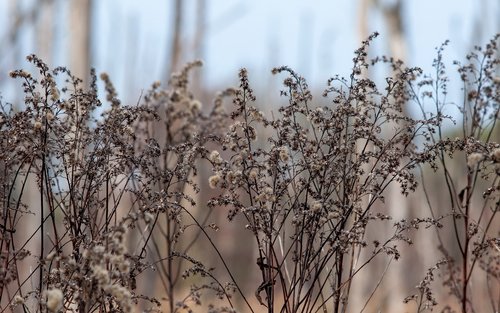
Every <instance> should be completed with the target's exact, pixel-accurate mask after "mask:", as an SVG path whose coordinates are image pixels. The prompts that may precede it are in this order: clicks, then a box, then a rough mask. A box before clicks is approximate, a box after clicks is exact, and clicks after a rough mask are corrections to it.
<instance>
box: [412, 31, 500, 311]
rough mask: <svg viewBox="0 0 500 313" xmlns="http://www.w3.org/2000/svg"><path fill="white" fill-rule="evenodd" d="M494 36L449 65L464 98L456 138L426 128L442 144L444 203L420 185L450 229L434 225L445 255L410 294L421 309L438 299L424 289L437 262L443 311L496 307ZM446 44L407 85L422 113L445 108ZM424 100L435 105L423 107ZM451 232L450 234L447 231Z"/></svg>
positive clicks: (499, 244)
mask: <svg viewBox="0 0 500 313" xmlns="http://www.w3.org/2000/svg"><path fill="white" fill-rule="evenodd" d="M499 40H500V34H499V35H496V36H495V37H494V38H493V39H492V40H491V41H490V42H489V43H488V44H487V45H486V47H485V48H482V47H475V50H474V52H472V53H470V54H469V55H468V56H467V63H466V64H465V65H462V64H460V63H459V62H455V63H454V64H455V65H456V66H457V68H458V74H459V75H460V78H461V81H462V91H463V102H462V103H461V104H460V105H457V107H458V109H459V111H460V113H461V115H460V117H461V121H460V122H461V127H460V129H459V131H457V133H456V134H455V135H456V136H455V137H454V138H449V135H447V134H446V133H447V131H446V130H445V129H443V126H442V124H439V125H436V126H435V127H433V128H430V132H429V134H430V135H431V137H430V141H431V142H432V144H433V145H437V146H438V147H439V148H438V149H437V150H435V153H436V154H435V155H434V156H433V158H432V162H430V164H431V165H432V168H433V169H434V170H435V171H436V172H437V173H438V174H439V176H440V177H441V178H442V179H441V180H439V184H441V185H442V186H443V187H442V193H443V194H442V197H446V201H444V202H440V203H439V204H437V203H436V202H435V201H433V200H435V195H432V193H431V192H430V190H429V188H425V187H426V184H424V191H425V194H426V199H427V204H428V207H429V210H430V213H431V215H432V216H433V217H434V218H436V219H439V220H440V223H443V224H445V223H446V225H447V227H445V228H443V229H437V238H438V242H439V247H438V248H439V251H440V253H441V254H442V257H443V259H442V260H441V261H439V262H438V263H437V264H436V266H435V267H434V268H433V269H431V270H429V274H428V275H427V276H426V279H424V281H423V282H422V283H421V284H420V285H419V290H420V295H416V296H414V299H418V303H419V305H418V312H421V311H424V310H426V309H432V308H433V307H434V306H436V305H437V301H436V298H435V296H434V294H433V293H432V291H431V289H430V288H429V286H430V283H431V282H432V281H433V280H434V277H433V275H430V274H431V272H432V271H433V270H434V269H437V268H440V269H441V270H442V271H441V273H442V275H441V277H442V283H443V286H444V287H445V288H446V289H447V290H448V292H449V294H450V295H451V296H452V297H454V298H455V300H456V301H457V302H455V303H454V304H452V305H451V306H447V307H445V308H444V309H443V311H446V312H451V311H452V308H453V310H458V311H460V312H463V313H465V312H486V311H489V312H498V310H500V281H499V277H500V271H499V269H500V268H499V264H500V237H499V235H500V233H499V227H500V224H499V222H498V212H499V205H500V185H499V181H500V145H499V144H498V142H495V140H498V139H499V135H498V134H499V128H498V123H497V122H498V120H499V118H500V76H499V69H500V58H499V50H498V45H499V43H500V41H499ZM447 44H448V42H445V43H444V44H443V45H442V46H441V47H440V48H439V49H438V51H437V58H436V59H435V60H434V62H433V66H434V68H435V73H434V76H427V77H424V79H422V80H421V81H420V82H419V83H418V84H416V85H415V84H413V85H411V88H410V89H409V90H410V94H411V95H412V99H413V100H414V101H415V102H417V103H418V105H419V107H420V108H421V110H422V115H423V116H424V117H426V118H427V117H429V116H435V117H437V118H439V119H444V118H446V117H445V113H444V110H445V109H446V108H447V106H450V103H447V100H446V99H447V93H448V92H447V86H448V83H449V78H448V76H447V73H446V68H445V64H444V62H443V54H444V48H445V47H446V45H447ZM426 105H428V106H430V107H433V108H434V110H432V111H431V112H426V111H425V109H424V107H426ZM448 133H449V131H448ZM421 173H422V179H423V176H424V173H426V172H425V171H424V170H423V169H421ZM426 176H427V175H426ZM427 179H428V178H427ZM450 233H451V234H453V235H452V236H449V235H448V237H447V234H450ZM429 275H430V276H429ZM430 278H431V279H430ZM474 284H476V285H475V287H473V285H474ZM473 289H475V291H474V290H473ZM481 294H482V295H483V296H482V297H478V295H481ZM483 303H487V304H484V305H483ZM455 304H458V306H457V305H455Z"/></svg>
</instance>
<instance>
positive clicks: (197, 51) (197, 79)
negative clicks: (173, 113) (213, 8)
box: [193, 0, 207, 101]
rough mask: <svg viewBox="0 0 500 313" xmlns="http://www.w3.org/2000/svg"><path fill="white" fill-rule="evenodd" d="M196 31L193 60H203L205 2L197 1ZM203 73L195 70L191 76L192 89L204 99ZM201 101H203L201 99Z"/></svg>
mask: <svg viewBox="0 0 500 313" xmlns="http://www.w3.org/2000/svg"><path fill="white" fill-rule="evenodd" d="M195 20H196V31H195V34H194V41H193V51H194V58H195V59H197V60H203V58H204V56H205V38H206V28H207V0H198V1H197V7H196V19H195ZM202 73H203V71H201V70H197V71H195V72H194V73H193V74H194V76H193V87H194V90H195V91H198V93H199V94H200V96H201V97H202V98H204V96H203V95H204V90H203V86H202V82H203V74H202ZM201 100H202V101H203V100H205V99H201Z"/></svg>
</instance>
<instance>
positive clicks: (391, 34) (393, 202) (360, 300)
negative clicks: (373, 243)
mask: <svg viewBox="0 0 500 313" xmlns="http://www.w3.org/2000/svg"><path fill="white" fill-rule="evenodd" d="M372 14H380V15H381V16H382V18H383V20H384V22H385V27H386V28H385V29H386V30H385V31H383V32H382V37H385V38H387V45H388V50H389V51H388V54H389V56H391V57H393V58H394V59H395V60H401V61H403V62H406V59H407V52H406V50H407V49H406V46H407V45H406V42H405V34H404V28H403V22H402V21H403V20H402V19H403V6H402V2H401V1H400V0H397V1H391V2H390V3H388V1H382V0H360V1H359V7H358V27H359V28H358V34H359V40H360V42H361V41H363V40H366V39H367V38H368V36H369V35H370V34H371V33H372V32H373V31H375V29H374V27H372V25H370V20H371V16H372ZM370 71H371V70H370V69H369V70H367V71H366V72H365V73H364V75H365V76H366V77H368V78H369V77H370V76H372V73H371V72H370ZM393 74H394V73H386V74H385V75H386V76H391V75H393ZM372 79H373V78H372ZM403 114H404V115H406V116H408V115H409V114H410V113H409V112H408V110H407V106H404V107H403ZM386 198H387V201H386V202H385V204H383V205H382V206H381V210H383V211H385V213H384V214H388V215H389V216H391V217H392V218H393V219H394V221H398V220H401V219H403V218H408V216H410V215H411V212H410V211H411V209H412V208H411V205H410V203H409V202H408V199H407V198H405V197H404V196H403V195H402V194H401V192H400V189H399V185H397V184H393V185H392V186H389V188H388V189H387V191H386ZM387 225H389V224H387ZM392 231H393V229H391V228H389V229H380V228H379V229H378V230H376V229H375V230H372V232H371V233H370V234H367V235H366V236H367V237H368V238H369V237H370V236H375V237H387V238H388V237H390V236H391V235H392ZM403 249H404V248H403ZM407 253H408V252H407V251H403V252H402V256H403V257H405V254H407ZM417 257H418V256H417ZM388 261H389V259H387V260H384V261H382V260H379V261H377V262H373V264H370V265H369V266H370V269H369V270H367V271H366V272H364V274H362V275H369V276H366V277H362V276H360V277H357V278H356V279H355V281H357V282H358V283H357V284H355V288H354V289H353V291H354V292H355V293H354V294H353V298H352V300H353V301H349V303H350V306H349V308H350V309H352V311H353V312H355V311H360V310H361V307H362V306H363V304H364V303H365V301H366V298H367V296H368V295H369V294H370V293H371V292H372V290H373V288H374V286H370V285H369V284H368V286H367V284H365V283H363V282H367V281H373V280H375V281H378V280H379V279H380V277H379V275H378V274H377V276H375V277H372V275H373V273H383V272H384V268H385V267H386V266H387V262H388ZM408 262H410V263H411V264H413V262H414V261H412V260H408ZM402 263H403V262H391V266H390V268H389V270H388V271H387V273H386V274H385V277H384V278H383V280H382V284H381V286H380V288H379V290H378V292H376V293H375V294H374V297H373V299H372V300H371V301H372V304H374V305H376V308H377V309H380V310H382V311H387V312H398V311H401V309H403V308H402V306H401V304H402V300H403V298H404V297H405V296H407V294H405V289H406V288H405V287H406V285H407V283H414V282H413V281H410V280H411V277H408V275H405V274H404V270H405V268H404V266H402ZM370 272H371V273H370ZM415 272H416V271H415ZM360 282H361V283H360ZM388 295H390V297H389V296H388ZM367 310H368V311H372V310H375V307H370V305H369V306H368V307H367Z"/></svg>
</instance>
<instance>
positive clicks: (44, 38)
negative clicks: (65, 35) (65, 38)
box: [36, 1, 55, 67]
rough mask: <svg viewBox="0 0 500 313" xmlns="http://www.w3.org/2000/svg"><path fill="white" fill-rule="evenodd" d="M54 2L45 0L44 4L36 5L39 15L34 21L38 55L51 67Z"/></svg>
mask: <svg viewBox="0 0 500 313" xmlns="http://www.w3.org/2000/svg"><path fill="white" fill-rule="evenodd" d="M54 6H55V4H54V2H53V1H47V2H46V3H45V4H44V5H39V6H38V8H37V9H38V11H39V15H40V16H39V17H38V18H37V21H36V30H37V33H38V35H37V38H36V40H37V42H36V46H37V49H36V51H38V52H37V53H38V57H40V58H41V59H42V60H43V61H44V62H45V63H47V64H48V65H49V67H53V66H54V64H53V51H52V47H53V46H54V18H55V16H54V15H55V14H54Z"/></svg>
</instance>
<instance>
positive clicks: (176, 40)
mask: <svg viewBox="0 0 500 313" xmlns="http://www.w3.org/2000/svg"><path fill="white" fill-rule="evenodd" d="M183 4H184V1H183V0H175V2H174V25H173V29H172V37H171V39H170V41H169V48H170V62H169V63H168V64H167V66H166V68H165V74H164V77H165V78H164V79H165V82H168V81H169V80H170V74H171V73H172V72H174V71H177V70H178V69H179V67H180V62H181V52H182V42H181V39H182V32H183V11H184V6H183Z"/></svg>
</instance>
